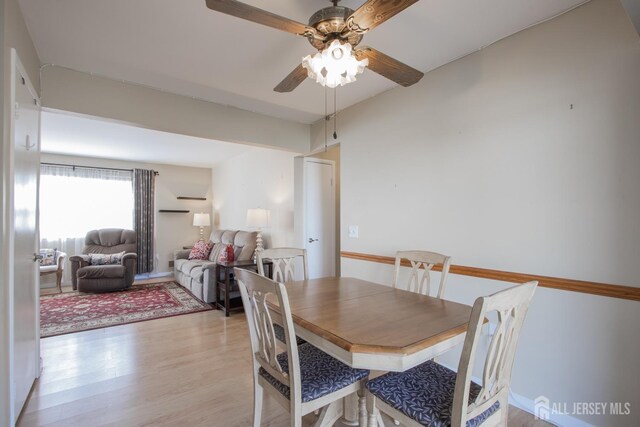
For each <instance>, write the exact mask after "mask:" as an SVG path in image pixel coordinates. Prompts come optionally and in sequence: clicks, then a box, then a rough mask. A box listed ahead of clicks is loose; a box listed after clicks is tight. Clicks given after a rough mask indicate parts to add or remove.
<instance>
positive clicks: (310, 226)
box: [304, 159, 336, 279]
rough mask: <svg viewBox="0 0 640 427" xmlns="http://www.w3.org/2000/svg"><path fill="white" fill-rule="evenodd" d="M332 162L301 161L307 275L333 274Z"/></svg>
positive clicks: (313, 276) (334, 195)
mask: <svg viewBox="0 0 640 427" xmlns="http://www.w3.org/2000/svg"><path fill="white" fill-rule="evenodd" d="M334 168H335V165H334V163H333V162H332V161H327V160H318V159H306V161H305V162H304V175H305V176H304V201H305V202H304V204H305V206H304V224H305V233H304V244H305V247H306V248H307V255H308V257H309V260H308V261H309V277H310V278H311V279H313V278H317V277H328V276H335V274H336V240H335V236H336V207H335V206H336V194H335V187H334V185H335V184H334V181H335V179H334Z"/></svg>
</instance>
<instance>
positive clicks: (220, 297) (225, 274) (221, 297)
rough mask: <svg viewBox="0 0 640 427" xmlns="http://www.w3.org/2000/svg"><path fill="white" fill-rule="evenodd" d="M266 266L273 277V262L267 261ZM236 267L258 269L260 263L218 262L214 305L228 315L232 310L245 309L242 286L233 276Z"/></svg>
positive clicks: (249, 261)
mask: <svg viewBox="0 0 640 427" xmlns="http://www.w3.org/2000/svg"><path fill="white" fill-rule="evenodd" d="M264 266H265V267H267V271H268V275H269V277H271V276H272V275H273V263H272V262H271V261H265V262H264ZM236 267H237V268H244V269H247V270H253V271H257V267H258V265H257V264H256V262H255V261H253V260H246V261H232V262H218V263H217V266H216V274H217V277H216V301H215V304H214V307H215V308H216V309H217V310H223V311H224V315H225V316H226V317H229V314H230V313H231V312H232V311H237V310H242V309H243V307H242V297H241V295H240V288H239V287H238V282H237V281H236V278H235V277H233V269H234V268H236Z"/></svg>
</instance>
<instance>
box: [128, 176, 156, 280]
mask: <svg viewBox="0 0 640 427" xmlns="http://www.w3.org/2000/svg"><path fill="white" fill-rule="evenodd" d="M155 180H156V175H155V171H153V170H149V169H134V170H133V192H134V199H135V201H134V204H135V213H134V219H133V222H134V225H135V229H136V244H137V245H138V268H137V270H138V271H137V273H138V274H141V273H150V272H151V271H153V228H154V213H155V207H154V200H155V195H154V192H155Z"/></svg>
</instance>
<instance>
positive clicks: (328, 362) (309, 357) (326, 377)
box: [259, 343, 369, 402]
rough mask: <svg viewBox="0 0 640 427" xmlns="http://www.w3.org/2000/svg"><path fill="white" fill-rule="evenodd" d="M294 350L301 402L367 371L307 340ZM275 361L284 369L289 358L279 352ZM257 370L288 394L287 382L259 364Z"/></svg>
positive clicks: (350, 382) (319, 395)
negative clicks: (297, 360)
mask: <svg viewBox="0 0 640 427" xmlns="http://www.w3.org/2000/svg"><path fill="white" fill-rule="evenodd" d="M298 354H299V357H300V383H301V386H302V401H303V402H310V401H312V400H315V399H318V398H320V397H322V396H325V395H327V394H329V393H333V392H334V391H338V390H340V389H342V388H345V387H347V386H348V385H351V384H353V383H355V382H356V381H360V380H361V379H363V378H365V377H366V376H367V375H369V371H367V370H364V369H353V368H350V367H348V366H347V365H345V364H344V363H342V362H341V361H339V360H338V359H334V358H333V357H331V356H329V355H328V354H327V353H325V352H323V351H322V350H319V349H317V348H316V347H314V346H312V345H311V344H309V343H306V344H302V345H301V346H299V347H298ZM278 362H280V366H282V370H283V371H284V372H287V373H288V372H289V360H288V357H287V353H280V354H279V355H278ZM259 373H260V375H262V376H263V377H264V379H265V380H267V381H268V382H269V383H270V384H271V385H273V386H274V387H275V388H276V389H277V390H278V391H279V392H280V393H282V394H283V395H284V397H286V398H287V399H289V398H290V391H289V387H288V386H286V385H285V384H282V383H281V382H280V381H278V380H277V379H275V378H274V377H272V376H271V375H270V374H269V373H268V372H267V371H265V370H264V369H263V368H260V371H259Z"/></svg>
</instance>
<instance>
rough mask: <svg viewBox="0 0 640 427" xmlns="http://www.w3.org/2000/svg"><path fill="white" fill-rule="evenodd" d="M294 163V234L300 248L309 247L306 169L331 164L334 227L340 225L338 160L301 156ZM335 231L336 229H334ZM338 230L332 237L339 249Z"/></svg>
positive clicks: (334, 245)
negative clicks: (321, 164)
mask: <svg viewBox="0 0 640 427" xmlns="http://www.w3.org/2000/svg"><path fill="white" fill-rule="evenodd" d="M293 162H294V163H293V165H294V168H293V170H294V227H293V228H294V236H295V242H296V246H297V247H299V248H305V249H306V248H307V239H308V235H307V224H306V215H305V214H306V207H307V191H306V188H307V187H306V184H307V182H306V179H307V178H306V170H307V165H308V164H309V163H324V164H328V165H331V182H332V186H331V192H332V193H333V200H334V212H332V215H334V217H335V218H334V228H337V227H338V218H337V216H336V212H335V207H336V206H337V204H336V202H337V200H336V162H335V161H333V160H327V159H318V158H315V157H306V156H300V157H296V158H294V159H293ZM334 231H335V230H334ZM336 234H337V231H336V232H334V233H333V236H331V238H332V239H333V240H334V242H333V247H334V248H335V250H337V248H338V245H337V241H336ZM334 258H335V264H336V265H335V267H334V268H335V269H334V271H335V272H336V274H338V271H340V269H339V266H338V261H337V260H338V257H337V255H336V256H335V257H334Z"/></svg>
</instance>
